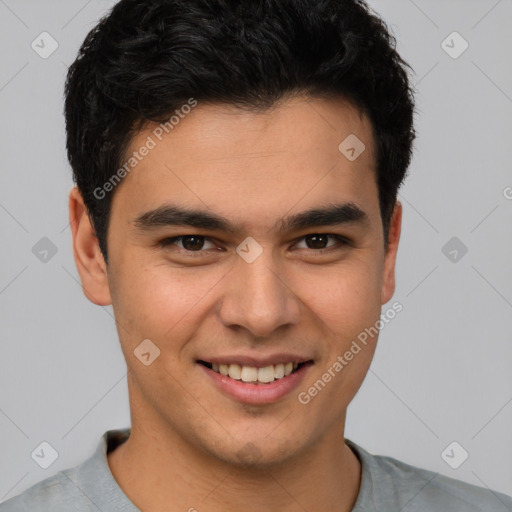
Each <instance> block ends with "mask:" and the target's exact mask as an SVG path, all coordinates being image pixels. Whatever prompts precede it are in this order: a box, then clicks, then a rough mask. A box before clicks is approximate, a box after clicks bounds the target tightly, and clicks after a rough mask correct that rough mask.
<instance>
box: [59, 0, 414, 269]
mask: <svg viewBox="0 0 512 512" xmlns="http://www.w3.org/2000/svg"><path fill="white" fill-rule="evenodd" d="M407 68H410V66H409V65H408V64H407V63H406V62H405V61H404V60H403V59H402V58H401V57H400V55H399V54H398V53H397V51H396V39H395V38H394V37H393V36H392V35H391V33H390V32H389V30H388V28H387V25H386V24H385V22H384V21H383V20H382V19H381V18H380V17H379V16H378V15H377V14H376V13H374V12H373V11H372V10H371V9H370V7H369V6H368V5H367V4H366V3H365V2H364V1H363V0H121V1H120V2H119V3H117V4H116V5H115V6H114V7H113V8H112V9H111V11H110V12H109V13H108V14H107V15H106V16H104V17H103V18H102V19H101V20H100V21H99V23H98V24H97V25H96V26H95V27H94V28H93V29H92V30H91V31H90V32H89V34H88V35H87V37H86V38H85V40H84V42H83V44H82V46H81V48H80V50H79V54H78V57H77V59H76V60H75V61H74V62H73V64H72V65H71V66H70V68H69V71H68V76H67V80H66V85H65V117H66V131H67V153H68V159H69V162H70V164H71V167H72V169H73V178H74V181H75V183H76V185H77V187H78V189H79V191H80V193H81V194H82V197H83V199H84V203H85V205H86V208H87V210H88V215H89V217H90V219H91V223H92V225H93V228H94V231H95V234H96V237H97V239H98V243H99V246H100V249H101V252H102V254H103V256H104V258H105V261H106V262H108V253H107V232H108V224H109V217H110V210H111V203H112V197H113V193H114V192H115V188H113V187H108V189H109V193H108V194H105V193H104V191H105V190H106V188H102V187H103V186H104V184H106V183H108V182H109V179H111V178H112V176H113V175H114V174H115V173H116V171H117V170H118V169H119V168H120V167H121V166H122V165H123V161H124V158H125V152H126V150H127V148H128V146H129V144H130V142H131V140H132V138H133V136H134V135H135V134H136V133H137V131H138V130H140V129H141V128H142V127H143V126H144V125H145V124H146V123H148V122H150V121H154V122H158V123H163V122H168V121H169V118H170V116H171V115H172V114H173V113H174V112H175V111H176V110H177V109H179V108H180V107H181V106H182V105H184V104H187V103H190V100H191V98H193V99H194V101H198V102H203V103H220V104H231V105H234V106H237V107H240V108H244V109H249V110H255V111H264V110H267V109H270V108H272V107H275V106H276V105H277V104H278V103H279V101H281V100H283V99H284V98H286V97H287V96H289V95H294V94H304V95H307V96H309V97H312V98H314V97H323V98H337V97H343V98H346V99H348V100H350V101H351V102H352V103H353V104H354V105H355V106H356V107H357V108H358V109H359V110H360V111H361V112H363V113H364V114H366V115H367V116H368V118H369V119H370V121H371V125H372V131H373V136H374V144H375V148H376V173H377V177H376V178H377V184H378V189H379V205H380V213H381V217H382V224H383V230H384V238H385V243H386V244H387V239H388V232H389V224H390V220H391V216H392V214H393V208H394V205H395V203H396V198H397V194H398V189H399V187H400V186H401V184H402V182H403V180H404V178H405V176H406V174H407V169H408V167H409V164H410V160H411V157H412V143H413V140H414V138H415V131H414V127H413V117H414V92H413V89H412V86H411V85H410V82H409V77H408V73H407V71H408V70H407ZM410 69H411V68H410ZM340 142H341V141H340ZM110 189H112V190H110ZM98 190H102V193H101V194H99V193H98ZM95 191H96V192H95Z"/></svg>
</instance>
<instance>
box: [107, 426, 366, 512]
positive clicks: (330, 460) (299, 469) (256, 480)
mask: <svg viewBox="0 0 512 512" xmlns="http://www.w3.org/2000/svg"><path fill="white" fill-rule="evenodd" d="M158 432H160V434H155V430H154V429H152V430H151V432H146V431H145V429H144V428H141V427H138V426H136V425H134V424H132V430H131V434H130V438H129V439H128V440H127V441H126V442H125V443H123V444H122V445H121V446H119V447H118V448H117V449H116V450H114V451H112V452H111V453H109V454H108V463H109V466H110V470H111V472H112V474H113V476H114V478H115V479H116V481H117V482H118V484H119V486H120V487H121V489H122V490H123V491H124V493H125V494H126V495H127V496H128V498H129V499H130V500H131V501H132V502H133V503H134V504H135V505H136V506H137V507H138V508H140V509H141V510H144V512H153V511H155V512H156V511H160V510H169V511H172V512H174V511H184V510H187V511H191V512H193V511H194V509H195V510H197V511H199V512H201V511H205V510H207V511H208V512H221V511H222V512H226V511H231V510H233V511H235V510H245V511H246V512H260V511H261V510H268V511H269V512H274V511H276V512H277V511H280V512H282V511H285V512H292V511H293V512H295V511H299V510H300V511H303V510H337V511H339V512H349V511H351V510H352V507H353V505H354V503H355V501H356V499H357V494H358V492H359V487H360V481H361V466H360V463H359V461H358V459H357V458H356V456H355V455H354V454H353V453H352V451H351V450H350V448H348V446H347V445H346V444H344V439H343V432H340V430H339V429H337V430H336V432H332V433H330V434H329V435H327V436H325V437H324V438H323V439H322V441H321V443H319V444H318V445H317V446H313V447H311V448H310V449H309V450H308V451H307V452H305V453H303V454H301V455H300V456H297V457H296V458H295V459H294V460H288V461H287V462H286V463H283V464H281V465H279V466H276V465H273V466H272V467H265V468H261V467H259V468H241V467H233V466H231V465H228V464H226V463H223V462H222V461H218V460H217V459H213V458H212V457H210V456H208V455H205V454H204V453H200V452H198V451H197V450H196V449H195V448H194V447H193V446H189V445H187V444H186V443H183V441H182V440H180V439H177V438H176V435H175V434H174V433H172V432H165V435H164V433H163V431H158Z"/></svg>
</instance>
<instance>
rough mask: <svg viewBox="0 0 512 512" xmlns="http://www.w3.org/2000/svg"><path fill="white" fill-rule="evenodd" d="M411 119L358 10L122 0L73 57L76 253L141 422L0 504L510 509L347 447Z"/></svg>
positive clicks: (483, 493)
mask: <svg viewBox="0 0 512 512" xmlns="http://www.w3.org/2000/svg"><path fill="white" fill-rule="evenodd" d="M413 110H414V107H413V96H412V91H411V88H410V86H409V83H408V78H407V73H406V64H405V62H404V61H403V60H402V59H401V58H400V57H399V55H398V54H397V53H396V51H395V49H394V41H393V39H392V37H391V36H390V35H389V34H388V32H387V29H386V27H385V25H384V23H383V22H382V21H381V20H380V19H379V18H378V17H376V16H375V15H374V14H372V13H371V12H370V11H369V9H368V8H367V6H366V5H365V4H364V3H363V2H362V1H356V0H347V1H343V2H340V1H337V0H324V1H318V0H314V1H313V0H307V1H306V0H296V1H290V0H284V1H280V2H278V1H273V0H267V1H261V0H260V1H256V0H254V1H253V0H250V1H244V2H235V1H230V0H210V1H208V2H207V1H205V0H188V1H187V2H181V1H178V0H122V1H121V2H119V3H118V4H117V5H116V6H115V7H114V8H113V10H112V11H111V13H110V14H109V15H108V16H107V17H105V18H104V19H103V20H101V22H100V23H99V24H98V26H97V27H95V28H94V29H93V30H92V31H91V33H90V34H89V35H88V36H87V38H86V40H85V42H84V44H83V46H82V48H81V50H80V55H79V57H78V58H77V60H76V61H75V63H74V64H73V65H72V66H71V68H70V70H69V75H68V81H67V83H66V125H67V135H68V145H67V148H68V155H69V160H70V163H71V166H72V168H73V172H74V178H75V181H76V184H77V187H76V188H73V190H72V191H71V193H70V197H69V208H70V223H71V227H72V234H73V250H74V256H75V261H76V264H77V268H78V271H79V273H80V277H81V280H82V285H83V290H84V293H85V295H86V296H87V297H88V299H89V300H91V301H92V302H93V303H95V304H98V305H108V304H112V306H113V310H114V314H115V318H116V324H117V327H118V333H119V338H120V343H121V347H122V350H123V354H124V356H125V358H126V363H127V367H128V377H127V378H128V389H129V395H130V411H131V422H132V425H131V429H125V430H121V431H108V432H106V433H105V435H104V436H103V438H102V439H101V442H100V444H99V445H98V449H97V451H96V453H95V454H94V455H93V456H92V457H91V458H90V459H88V460H87V461H85V462H84V463H83V464H81V465H79V466H78V467H77V468H73V469H70V470H66V471H62V472H60V473H58V474H57V475H55V476H53V477H51V478H48V479H46V480H44V481H43V482H40V483H39V484H37V485H35V486H34V487H32V488H30V489H28V490H27V491H25V492H24V493H22V494H21V495H20V496H18V497H15V498H13V499H11V500H8V501H7V502H5V503H3V504H2V505H0V511H2V512H10V511H14V510H16V511H19V510H30V511H38V510H40V511H42V510H51V511H68V510H77V511H92V510H102V511H136V510H141V511H144V512H153V511H155V512H156V511H163V510H165V511H171V512H174V511H187V510H188V511H194V510H198V511H200V512H201V511H209V512H218V511H235V510H247V511H250V512H256V511H277V510H279V511H283V510H284V511H290V512H292V511H303V510H307V511H311V512H312V511H320V510H321V511H325V510H327V511H339V512H348V511H357V512H363V511H364V512H367V511H379V512H382V511H398V510H404V511H408V512H414V511H439V510H442V511H506V510H512V499H511V498H509V497H506V496H504V495H502V494H499V493H494V492H492V491H489V490H487V489H483V488H479V487H475V486H472V485H469V484H466V483H462V482H458V481H456V480H453V479H450V478H446V477H442V476H440V475H437V474H435V473H432V472H429V471H425V470H422V469H420V468H416V467H413V466H409V465H407V464H405V463H402V462H400V461H397V460H395V459H392V458H388V457H379V456H373V455H371V454H369V453H368V452H366V451H365V450H364V449H363V448H361V447H359V446H358V445H356V444H355V443H353V442H351V441H350V440H346V439H344V427H345V419H346V410H347V407H348V405H349V403H350V402H351V400H352V398H353V397H354V396H355V394H356V392H357V390H358V389H359V387H360V385H361V383H362V381H363V379H364V377H365V375H366V373H367V371H368V368H369V365H370V363H371V360H372V356H373V353H374V350H375V347H376V342H377V338H378V335H377V334H374V332H373V331H372V330H371V329H372V327H373V329H375V326H377V327H378V326H379V322H381V321H380V316H381V309H382V306H383V305H384V304H387V303H388V302H389V301H390V300H391V298H392V296H393V293H394V289H395V260H396V254H397V249H398V243H399V239H400V228H401V217H402V208H401V204H400V203H399V202H398V201H397V200H396V198H397V191H398V188H399V186H400V185H401V183H402V182H403V179H404V177H405V175H406V171H407V168H408V165H409V162H410V158H411V148H412V143H413V139H414V129H413ZM393 308H394V306H393ZM376 330H377V331H378V328H377V329H376ZM365 332H371V333H372V334H371V335H370V336H366V337H365V336H361V334H362V333H365Z"/></svg>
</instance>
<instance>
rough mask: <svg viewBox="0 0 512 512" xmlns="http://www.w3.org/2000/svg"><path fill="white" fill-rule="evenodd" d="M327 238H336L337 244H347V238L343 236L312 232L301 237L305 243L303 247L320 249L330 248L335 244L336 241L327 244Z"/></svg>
mask: <svg viewBox="0 0 512 512" xmlns="http://www.w3.org/2000/svg"><path fill="white" fill-rule="evenodd" d="M329 238H331V239H335V240H337V242H338V245H340V246H343V245H347V244H348V240H346V239H345V238H343V237H341V236H338V235H327V234H324V233H314V234H311V235H306V236H304V237H303V238H302V239H303V240H304V242H305V244H306V247H305V248H306V249H312V250H321V249H330V248H331V247H334V246H336V243H334V244H330V245H327V244H328V241H329ZM301 243H302V242H301ZM301 248H303V247H301Z"/></svg>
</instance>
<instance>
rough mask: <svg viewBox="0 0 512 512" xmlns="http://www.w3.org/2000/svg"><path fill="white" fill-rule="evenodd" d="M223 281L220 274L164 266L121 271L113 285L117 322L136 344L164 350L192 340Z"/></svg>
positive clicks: (138, 267) (124, 336)
mask: <svg viewBox="0 0 512 512" xmlns="http://www.w3.org/2000/svg"><path fill="white" fill-rule="evenodd" d="M217 274H218V275H217ZM221 278H222V273H219V272H211V270H210V271H209V272H207V271H204V272H201V271H198V270H197V269H186V270H185V269H179V270H177V269H176V268H170V267H169V266H167V265H165V264H159V265H153V266H145V267H144V266H142V265H130V266H128V265H125V266H123V267H121V268H120V269H119V272H117V274H116V277H115V279H114V280H113V285H111V295H112V301H113V307H114V310H115V314H116V318H118V319H119V322H120V323H121V326H124V327H125V329H122V330H121V332H120V335H121V336H122V337H123V340H124V341H126V336H127V335H129V336H130V338H131V339H132V341H133V342H136V341H137V340H139V339H140V340H142V339H144V338H149V339H151V340H153V341H154V342H155V343H157V344H158V345H159V346H160V345H161V346H162V347H163V346H167V345H168V342H169V340H175V341H177V340H179V339H184V338H186V337H187V336H190V335H191V334H192V333H193V331H194V330H195V328H196V327H197V326H198V325H199V323H200V321H201V317H202V315H203V313H204V312H205V310H206V305H207V303H208V295H209V293H211V292H212V291H213V289H214V288H215V285H216V284H217V283H218V282H219V280H220V279H221ZM189 331H190V332H189ZM139 342H140V341H139Z"/></svg>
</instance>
